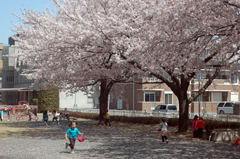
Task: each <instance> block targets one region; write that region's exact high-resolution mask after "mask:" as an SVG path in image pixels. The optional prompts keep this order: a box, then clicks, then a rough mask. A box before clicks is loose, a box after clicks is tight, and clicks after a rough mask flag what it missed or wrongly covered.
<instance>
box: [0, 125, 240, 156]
mask: <svg viewBox="0 0 240 159" xmlns="http://www.w3.org/2000/svg"><path fill="white" fill-rule="evenodd" d="M68 123H69V122H68V121H63V122H61V124H60V125H52V124H51V123H50V124H49V125H50V127H49V128H47V127H45V126H44V125H43V123H42V122H40V121H39V122H27V121H21V122H14V121H13V122H10V121H4V122H0V133H1V134H0V159H18V158H19V159H28V158H29V159H33V158H34V159H45V158H46V159H56V158H58V159H61V158H62V159H65V158H66V159H71V158H84V159H93V158H96V159H103V158H109V159H110V158H111V159H118V158H119V159H120V158H121V159H122V158H124V159H133V158H136V159H142V158H143V159H145V158H146V159H151V158H154V159H155V158H156V159H159V158H236V159H237V158H239V156H240V151H239V150H240V147H237V146H235V145H234V144H233V143H214V142H207V141H203V142H199V141H187V140H184V139H180V138H173V137H170V142H169V144H163V143H161V140H160V137H159V136H158V135H157V132H156V129H155V127H153V126H141V125H133V126H132V127H129V126H126V125H119V124H117V123H113V126H112V127H104V126H97V125H96V124H97V122H96V121H79V124H78V126H77V127H78V128H79V130H80V132H83V133H84V136H83V137H84V138H85V139H86V140H85V141H84V142H82V143H80V142H76V146H75V154H70V153H69V152H70V149H65V147H64V146H65V143H66V142H65V140H64V133H65V131H66V130H67V129H68ZM16 130H17V131H18V133H17V132H16Z"/></svg>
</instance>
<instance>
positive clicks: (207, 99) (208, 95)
mask: <svg viewBox="0 0 240 159" xmlns="http://www.w3.org/2000/svg"><path fill="white" fill-rule="evenodd" d="M202 101H203V102H210V101H211V93H210V92H203V94H202Z"/></svg>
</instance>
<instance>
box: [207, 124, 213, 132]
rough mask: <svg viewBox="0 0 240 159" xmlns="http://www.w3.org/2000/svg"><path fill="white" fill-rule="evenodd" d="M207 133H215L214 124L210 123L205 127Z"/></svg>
mask: <svg viewBox="0 0 240 159" xmlns="http://www.w3.org/2000/svg"><path fill="white" fill-rule="evenodd" d="M205 129H206V131H213V130H214V127H213V123H208V124H207V125H206V127H205Z"/></svg>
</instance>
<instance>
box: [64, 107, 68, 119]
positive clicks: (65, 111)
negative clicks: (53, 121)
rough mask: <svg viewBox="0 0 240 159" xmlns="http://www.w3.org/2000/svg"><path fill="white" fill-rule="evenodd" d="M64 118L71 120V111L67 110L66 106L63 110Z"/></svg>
mask: <svg viewBox="0 0 240 159" xmlns="http://www.w3.org/2000/svg"><path fill="white" fill-rule="evenodd" d="M63 118H67V120H69V111H67V108H65V110H64V112H63Z"/></svg>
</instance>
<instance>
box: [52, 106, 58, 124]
mask: <svg viewBox="0 0 240 159" xmlns="http://www.w3.org/2000/svg"><path fill="white" fill-rule="evenodd" d="M54 120H56V121H57V123H58V125H59V121H58V117H57V112H56V109H54V110H53V119H52V123H53V124H54V123H55V122H54Z"/></svg>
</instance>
